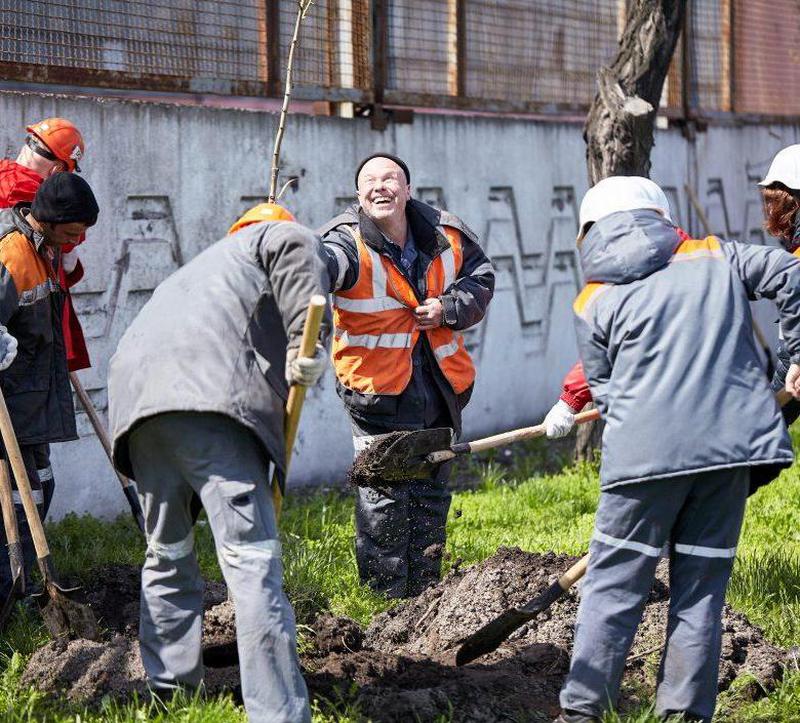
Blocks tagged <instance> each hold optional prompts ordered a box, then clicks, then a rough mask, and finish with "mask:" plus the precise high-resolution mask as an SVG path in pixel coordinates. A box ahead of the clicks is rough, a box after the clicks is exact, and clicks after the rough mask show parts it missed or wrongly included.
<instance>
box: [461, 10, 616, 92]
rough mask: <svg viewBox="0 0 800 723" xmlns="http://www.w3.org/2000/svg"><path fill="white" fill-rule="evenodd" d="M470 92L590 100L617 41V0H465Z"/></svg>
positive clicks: (468, 86) (468, 87) (467, 83)
mask: <svg viewBox="0 0 800 723" xmlns="http://www.w3.org/2000/svg"><path fill="white" fill-rule="evenodd" d="M466 3H467V9H466V13H467V40H466V43H467V56H468V63H467V80H466V85H467V96H468V97H470V98H487V99H497V100H530V101H535V102H537V103H543V104H548V103H553V104H556V103H564V104H579V105H588V104H589V103H590V102H591V100H592V98H593V97H594V94H595V91H596V83H595V78H596V75H597V70H598V68H599V67H600V66H601V65H602V64H604V63H608V62H609V61H610V60H611V59H612V58H613V56H614V53H615V51H616V48H617V13H618V3H617V0H564V1H563V2H557V3H556V2H551V0H493V1H492V2H487V0H466Z"/></svg>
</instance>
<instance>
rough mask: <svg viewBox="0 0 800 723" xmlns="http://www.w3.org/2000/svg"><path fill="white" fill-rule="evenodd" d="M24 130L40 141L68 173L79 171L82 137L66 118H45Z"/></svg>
mask: <svg viewBox="0 0 800 723" xmlns="http://www.w3.org/2000/svg"><path fill="white" fill-rule="evenodd" d="M25 130H27V131H28V133H30V134H31V135H33V136H35V137H36V138H37V139H38V140H39V141H41V142H42V143H43V144H44V145H45V146H46V147H47V149H48V150H50V151H51V152H52V154H53V155H54V156H55V157H56V159H58V160H59V161H63V162H64V163H66V164H67V168H68V169H69V170H70V171H79V170H80V168H78V161H80V160H81V158H83V150H84V145H83V136H82V135H81V132H80V131H79V130H78V129H77V128H76V127H75V126H74V125H73V124H72V123H70V122H69V121H68V120H67V119H66V118H45V119H44V120H43V121H39V122H38V123H33V124H31V125H29V126H28V127H27V128H26V129H25Z"/></svg>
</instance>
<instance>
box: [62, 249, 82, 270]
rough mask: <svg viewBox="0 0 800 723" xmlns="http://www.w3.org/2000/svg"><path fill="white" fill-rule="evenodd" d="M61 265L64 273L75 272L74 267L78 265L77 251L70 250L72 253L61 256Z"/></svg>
mask: <svg viewBox="0 0 800 723" xmlns="http://www.w3.org/2000/svg"><path fill="white" fill-rule="evenodd" d="M61 263H62V264H63V265H64V272H65V273H67V274H71V273H72V272H73V271H75V267H76V266H77V265H78V249H72V251H67V253H65V254H61Z"/></svg>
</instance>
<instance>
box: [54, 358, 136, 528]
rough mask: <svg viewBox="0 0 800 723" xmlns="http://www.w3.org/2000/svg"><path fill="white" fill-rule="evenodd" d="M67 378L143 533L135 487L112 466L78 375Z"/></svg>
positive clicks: (107, 442) (108, 445) (103, 433)
mask: <svg viewBox="0 0 800 723" xmlns="http://www.w3.org/2000/svg"><path fill="white" fill-rule="evenodd" d="M69 380H70V381H71V382H72V386H73V388H74V389H75V394H77V395H78V399H80V400H81V404H82V405H83V408H84V410H85V411H86V415H87V416H88V417H89V421H90V422H91V423H92V427H93V428H94V433H95V434H96V435H97V438H98V439H99V440H100V444H102V445H103V449H104V450H105V452H106V457H108V461H109V462H111V468H112V469H113V470H114V474H116V475H117V479H118V480H119V483H120V484H121V485H122V494H124V495H125V499H127V500H128V506H129V507H130V508H131V514H132V515H133V519H134V521H135V522H136V526H137V527H138V528H139V529H140V530H141V531H142V533H144V515H143V514H142V506H141V504H140V503H139V497H138V496H137V494H136V488H135V487H134V486H133V483H132V482H131V481H130V480H129V479H128V478H127V477H126V476H125V475H124V474H121V473H120V472H118V471H117V468H116V467H114V460H113V459H112V457H111V440H109V438H108V433H107V432H106V430H105V427H103V423H102V422H101V421H100V417H98V416H97V410H96V409H95V408H94V404H92V400H91V399H89V395H88V394H87V393H86V390H85V389H84V388H83V384H81V380H80V379H78V375H77V374H76V373H75V372H70V373H69Z"/></svg>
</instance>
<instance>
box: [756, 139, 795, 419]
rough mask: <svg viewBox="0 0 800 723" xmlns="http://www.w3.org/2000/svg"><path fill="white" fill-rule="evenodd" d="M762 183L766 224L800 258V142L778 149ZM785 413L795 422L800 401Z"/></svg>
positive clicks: (782, 376)
mask: <svg viewBox="0 0 800 723" xmlns="http://www.w3.org/2000/svg"><path fill="white" fill-rule="evenodd" d="M758 185H759V186H761V195H762V198H763V199H764V228H765V229H766V231H767V233H769V234H770V235H772V236H774V237H775V238H776V239H778V241H779V243H780V244H781V246H783V247H784V248H785V249H786V250H787V251H789V252H790V253H792V254H793V255H794V256H796V257H798V258H800V213H798V210H800V144H795V145H791V146H787V147H786V148H783V149H782V150H780V151H778V153H777V154H776V156H775V158H773V159H772V163H771V164H770V166H769V170H768V171H767V175H766V176H764V179H763V180H761V181H759V183H758ZM782 336H783V335H782V334H781V338H780V339H779V340H778V349H777V353H776V356H777V362H776V364H775V374H774V376H773V378H772V389H773V391H775V392H777V391H779V390H780V389H783V387H784V384H785V383H786V375H787V373H788V371H789V366H790V359H789V351H788V349H787V348H786V344H785V343H784V341H783V338H782ZM783 417H784V420H785V421H786V424H787V425H789V424H792V422H794V421H795V420H796V419H797V418H798V417H800V403H797V402H795V401H793V400H790V401H789V403H788V404H785V405H784V407H783Z"/></svg>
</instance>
